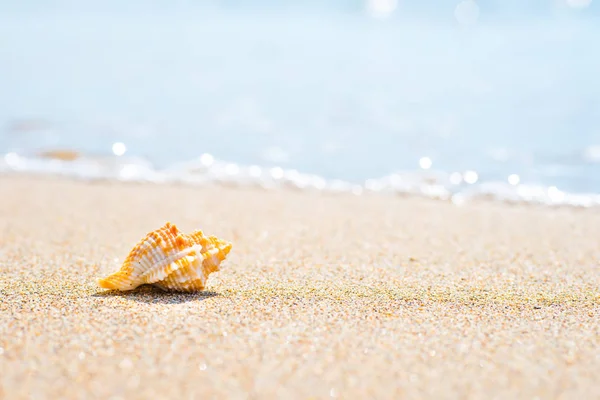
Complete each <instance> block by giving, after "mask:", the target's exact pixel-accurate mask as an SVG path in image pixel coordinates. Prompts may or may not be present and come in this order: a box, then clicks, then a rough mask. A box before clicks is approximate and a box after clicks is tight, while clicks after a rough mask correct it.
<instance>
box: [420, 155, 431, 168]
mask: <svg viewBox="0 0 600 400" xmlns="http://www.w3.org/2000/svg"><path fill="white" fill-rule="evenodd" d="M432 164H433V162H432V161H431V158H429V157H421V159H420V160H419V166H420V167H421V168H423V169H429V168H431V165H432Z"/></svg>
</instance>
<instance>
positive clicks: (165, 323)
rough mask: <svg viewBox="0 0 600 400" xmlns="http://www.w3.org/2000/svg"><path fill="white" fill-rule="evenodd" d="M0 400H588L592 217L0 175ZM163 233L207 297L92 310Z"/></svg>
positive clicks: (154, 293)
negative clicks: (225, 246) (171, 229)
mask: <svg viewBox="0 0 600 400" xmlns="http://www.w3.org/2000/svg"><path fill="white" fill-rule="evenodd" d="M0 194H1V196H0V228H1V229H0V245H1V246H0V296H1V302H0V371H1V373H0V398H3V399H20V398H36V399H58V398H60V399H71V398H73V399H76V398H99V399H118V398H122V399H125V398H127V399H133V398H185V399H192V398H194V399H200V398H202V399H205V398H206V399H209V398H210V399H212V398H214V399H223V398H228V399H229V398H231V399H258V398H260V399H272V398H273V399H274V398H278V399H283V398H285V399H309V398H321V399H331V398H341V399H349V398H352V399H367V398H377V399H392V398H393V399H399V398H435V399H445V398H460V399H471V398H479V399H508V398H511V399H533V398H539V399H550V398H561V399H567V398H569V399H578V400H582V399H586V400H589V399H598V398H600V380H599V379H598V377H599V373H600V212H598V210H593V209H589V210H584V209H572V208H555V209H551V208H546V207H541V206H540V207H538V206H514V205H512V206H511V205H506V204H499V203H492V202H487V203H485V202H479V203H469V204H464V205H462V206H456V205H453V204H450V203H447V202H443V201H435V200H424V199H418V198H404V197H399V196H380V195H364V196H352V195H347V194H344V195H334V194H317V193H302V192H295V191H292V190H285V191H282V190H279V191H265V190H261V189H252V188H228V187H185V186H181V185H164V186H154V185H149V184H120V183H109V182H96V183H86V182H78V181H70V180H61V179H58V178H43V179H42V178H36V177H25V176H2V177H0ZM166 221H171V222H172V223H174V224H176V225H177V226H178V227H179V228H180V229H182V230H183V231H191V230H193V229H202V230H203V231H204V232H205V233H207V234H214V235H217V236H219V237H220V238H223V239H225V240H229V241H231V242H232V243H233V249H232V251H231V253H230V255H229V257H228V259H227V260H226V261H225V263H224V264H223V265H222V268H221V271H220V272H217V273H215V274H213V275H211V276H210V279H209V281H208V288H207V291H206V292H204V293H198V294H172V293H164V292H161V291H160V290H155V289H153V288H152V287H144V288H141V289H140V290H137V291H135V292H134V293H125V294H115V293H112V292H108V293H106V291H105V290H103V289H100V288H99V287H98V286H97V285H96V279H97V278H98V277H102V276H105V275H108V274H109V273H111V272H113V271H116V270H117V269H118V268H119V267H120V262H121V261H123V259H124V257H125V256H126V255H127V253H128V252H129V250H130V249H131V247H132V246H133V245H134V244H135V243H136V242H137V241H138V240H139V239H141V238H142V237H143V236H144V235H145V234H146V233H147V232H149V231H151V230H154V229H156V228H158V227H160V226H162V225H163V224H164V223H165V222H166Z"/></svg>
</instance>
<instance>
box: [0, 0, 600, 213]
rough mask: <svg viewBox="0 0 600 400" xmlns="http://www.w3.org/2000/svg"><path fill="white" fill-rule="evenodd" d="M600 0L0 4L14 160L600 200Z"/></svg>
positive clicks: (10, 167)
mask: <svg viewBox="0 0 600 400" xmlns="http://www.w3.org/2000/svg"><path fill="white" fill-rule="evenodd" d="M596 1H597V3H594V2H593V1H590V0H569V1H567V0H535V1H521V0H519V1H517V0H493V1H492V0H490V1H477V2H475V1H474V0H463V1H460V0H438V1H433V0H429V1H421V0H419V1H417V0H404V1H395V0H371V1H358V0H336V1H327V2H321V1H295V2H293V1H277V2H276V1H270V0H257V1H249V0H248V1H234V0H228V1H175V0H173V1H166V0H164V1H157V0H154V1H141V0H131V1H116V0H109V1H102V2H100V1H88V2H76V1H67V0H63V1H58V0H56V1H43V0H31V1H28V2H14V1H10V0H0V153H2V156H1V157H0V171H5V172H6V171H35V172H43V173H51V174H67V175H70V176H77V177H80V178H83V179H93V178H111V179H120V180H145V181H156V182H163V181H172V180H177V181H185V182H188V183H192V184H193V183H202V182H205V181H207V180H219V181H226V182H229V183H232V184H259V185H262V186H275V187H276V186H278V185H281V184H284V185H288V186H293V187H298V188H304V189H307V188H312V189H314V190H335V191H352V192H354V193H356V194H360V193H364V192H365V191H389V192H410V193H418V194H422V195H426V196H433V197H452V198H453V199H454V200H455V201H457V202H460V201H461V200H462V199H465V198H468V197H469V196H488V197H494V198H498V199H505V200H511V201H532V202H542V203H549V204H563V203H569V204H576V205H583V206H590V205H600V79H598V76H599V72H600V51H599V50H598V48H599V47H598V46H599V45H598V43H600V11H599V10H600V4H599V3H600V1H599V0H596ZM57 151H62V153H57ZM65 151H70V152H77V153H76V154H75V153H65ZM52 152H54V153H52Z"/></svg>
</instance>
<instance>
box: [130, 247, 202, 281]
mask: <svg viewBox="0 0 600 400" xmlns="http://www.w3.org/2000/svg"><path fill="white" fill-rule="evenodd" d="M198 248H200V245H197V244H195V245H193V246H191V247H188V248H185V249H183V250H180V251H178V252H177V253H175V254H172V255H169V256H167V257H166V258H164V259H162V260H160V261H158V262H157V263H155V264H153V265H152V267H151V268H150V269H148V270H147V271H146V272H144V273H143V274H142V275H140V279H142V280H143V281H144V282H145V283H155V282H158V281H160V280H163V279H164V276H162V277H161V276H153V275H155V274H157V272H160V271H161V270H163V271H164V273H165V276H168V275H169V274H170V273H172V272H173V271H176V270H178V269H179V268H181V267H182V266H181V265H180V264H178V263H177V261H178V260H180V259H182V258H183V257H185V256H187V255H189V254H190V253H196V252H197V250H198ZM161 275H162V274H161Z"/></svg>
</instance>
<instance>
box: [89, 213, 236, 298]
mask: <svg viewBox="0 0 600 400" xmlns="http://www.w3.org/2000/svg"><path fill="white" fill-rule="evenodd" d="M231 247H232V245H231V243H229V242H227V241H225V240H222V239H219V238H217V237H216V236H208V237H207V236H205V235H204V234H203V232H202V231H200V230H196V231H194V232H192V233H191V234H189V235H187V234H184V233H182V232H181V231H179V229H178V228H177V227H176V226H175V225H173V224H171V223H170V222H167V223H166V224H165V225H164V226H162V227H161V228H159V229H157V230H155V231H152V232H149V233H148V234H147V235H146V236H145V237H144V238H142V239H141V240H140V241H139V242H138V243H137V244H136V245H135V246H134V247H133V249H132V250H131V251H130V252H129V254H128V256H127V258H126V259H125V261H124V262H123V264H122V266H121V268H120V269H119V270H118V271H116V272H115V273H113V274H111V275H109V276H107V277H106V278H103V279H99V280H98V285H99V286H100V287H102V288H105V289H114V290H121V291H126V290H133V289H135V288H136V287H138V286H140V285H143V284H152V285H155V286H157V287H160V288H162V289H164V290H176V291H185V292H190V291H199V290H204V288H205V286H206V281H207V280H208V276H209V275H210V274H211V273H213V272H216V271H219V268H220V265H221V263H222V262H223V261H225V259H226V258H227V255H228V254H229V252H230V251H231Z"/></svg>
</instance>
